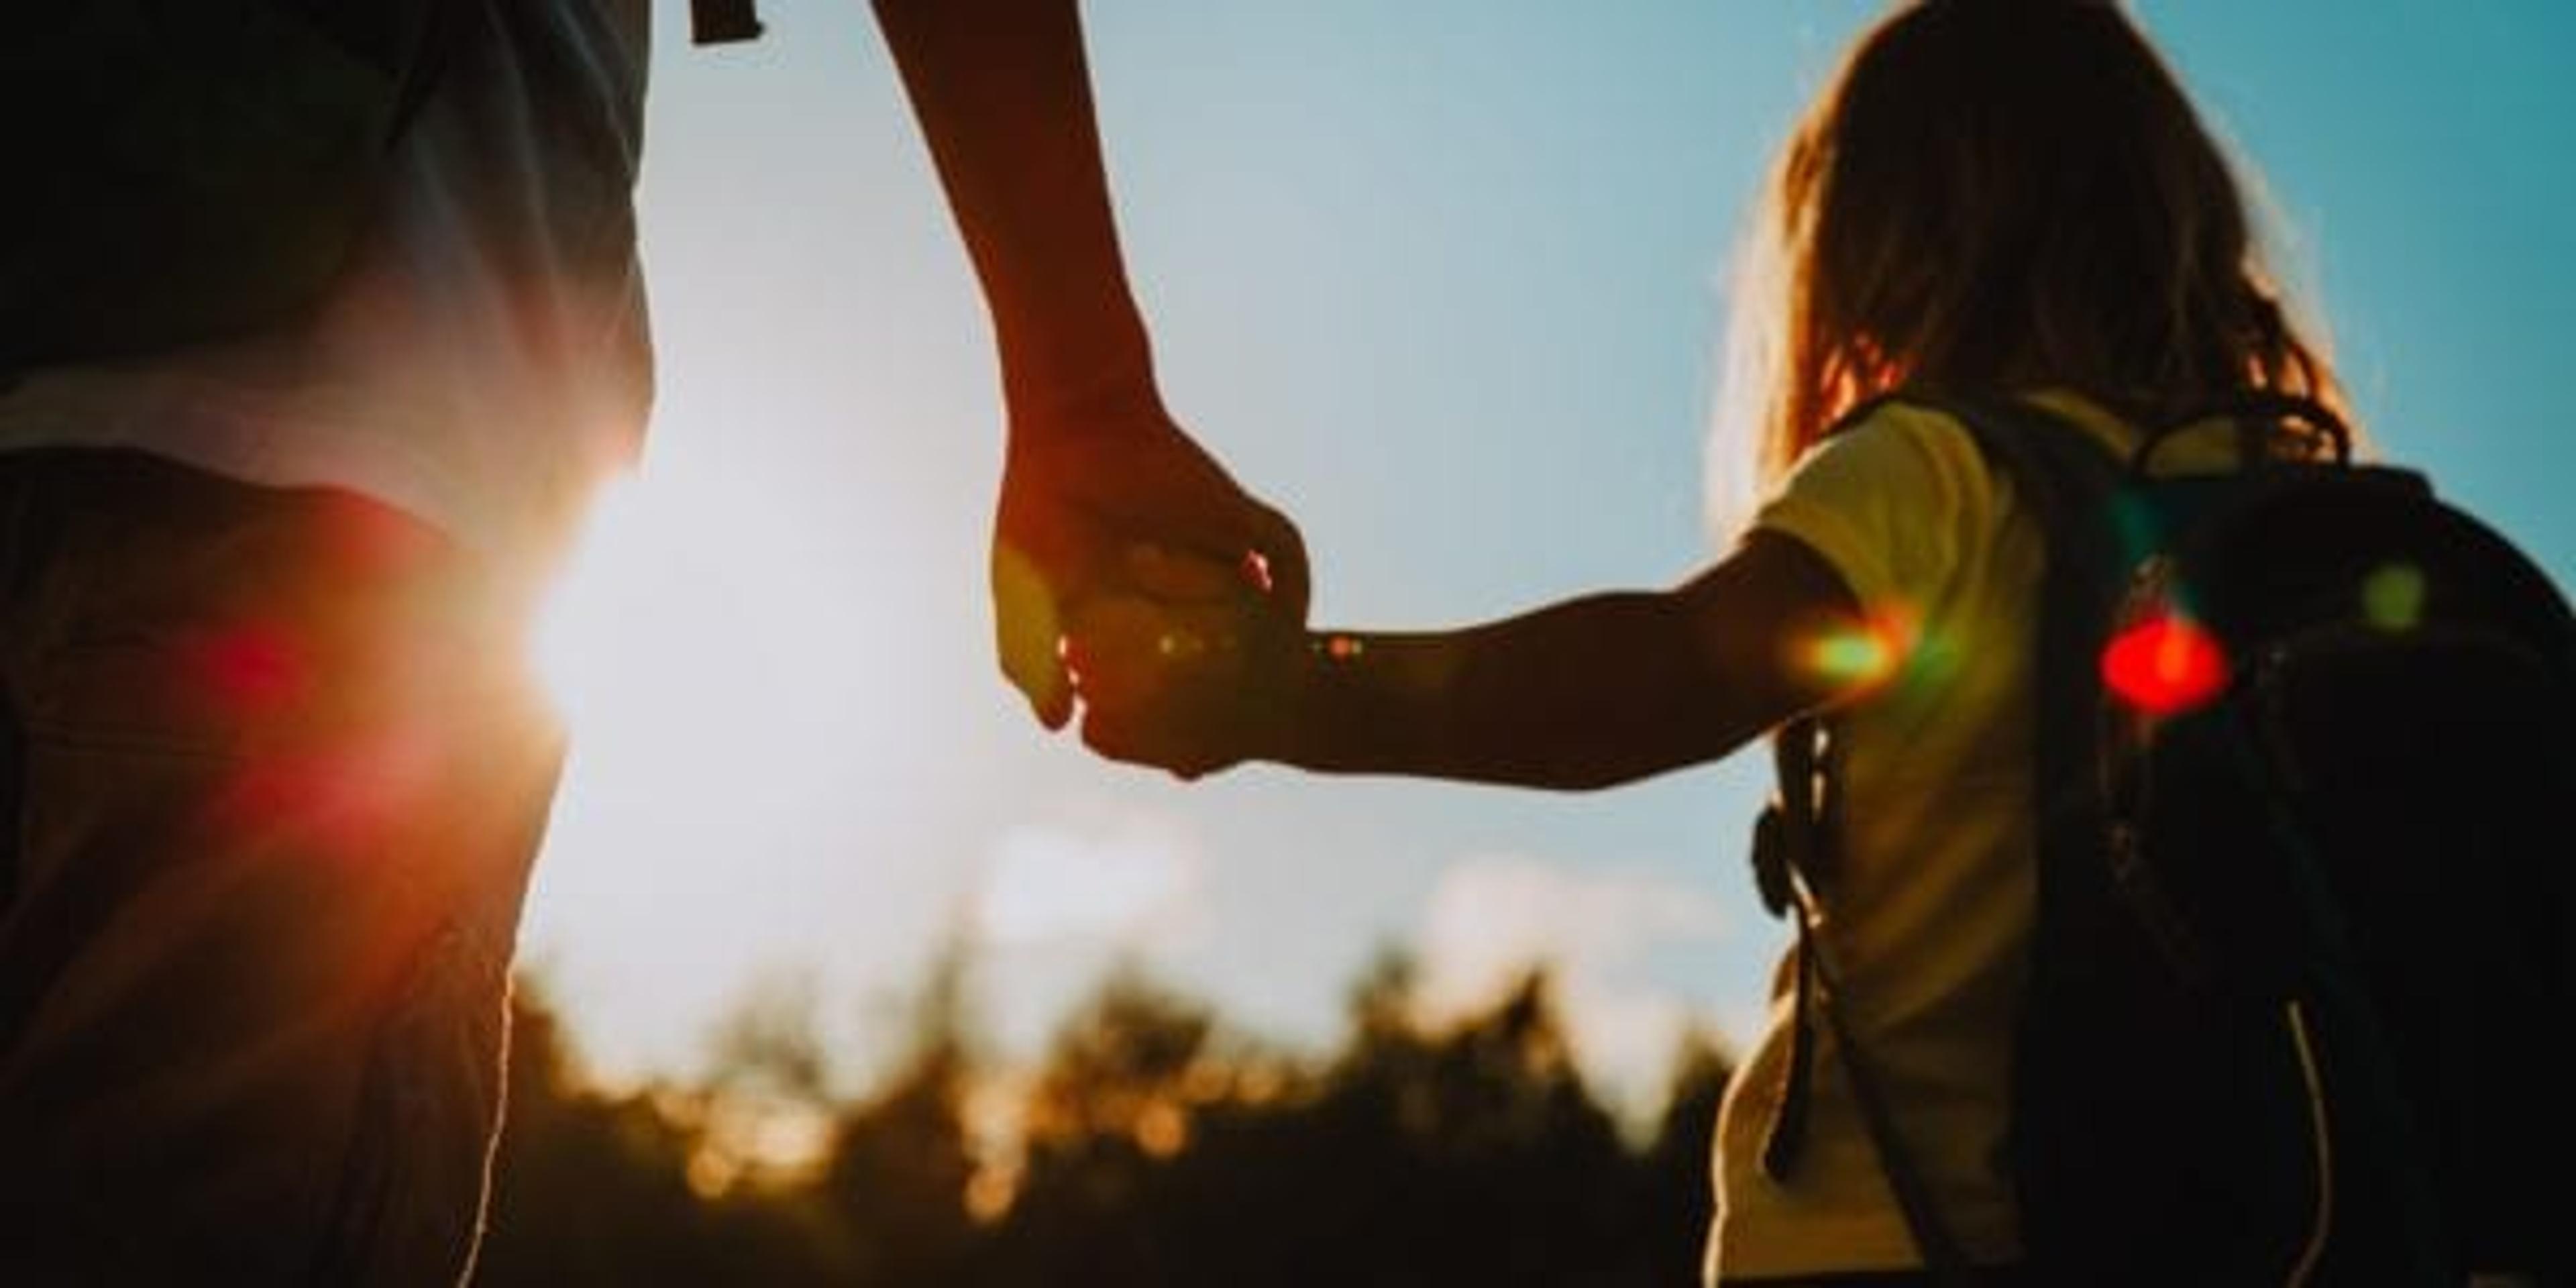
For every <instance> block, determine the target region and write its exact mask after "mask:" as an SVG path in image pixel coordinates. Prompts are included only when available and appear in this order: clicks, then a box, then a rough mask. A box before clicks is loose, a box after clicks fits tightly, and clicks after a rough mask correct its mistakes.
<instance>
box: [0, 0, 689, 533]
mask: <svg viewBox="0 0 2576 1288" xmlns="http://www.w3.org/2000/svg"><path fill="white" fill-rule="evenodd" d="M650 28H651V11H650V3H649V0H508V2H507V3H494V4H489V5H483V6H478V7H477V8H476V10H475V17H474V20H473V23H472V25H471V26H470V27H469V28H468V29H467V35H466V36H465V37H463V38H462V39H461V40H460V42H459V44H458V46H457V47H456V48H455V49H454V50H453V51H452V53H451V56H450V57H449V59H448V62H447V64H446V66H445V69H444V71H443V72H442V74H441V76H440V78H439V80H438V81H437V83H436V86H435V88H434V89H433V91H432V92H431V94H430V96H429V98H428V99H427V100H426V101H425V102H424V103H423V105H422V107H421V108H420V111H419V115H418V116H417V118H416V119H415V120H414V122H413V124H412V125H411V127H410V129H409V130H408V131H407V132H406V133H405V134H404V136H403V137H402V139H401V140H400V141H399V143H398V144H397V147H396V152H395V154H394V156H393V158H392V172H391V177H390V180H389V182H390V185H391V187H390V190H389V191H388V192H387V194H386V196H387V200H386V201H385V203H384V212H383V214H382V215H381V216H380V217H379V218H378V220H377V223H376V225H375V226H374V227H373V228H372V229H371V230H370V231H369V232H368V234H367V235H366V236H365V237H364V238H363V240H362V242H361V244H360V246H359V248H358V250H357V252H356V254H355V256H354V258H353V261H352V264H351V267H350V270H349V272H348V275H347V277H346V279H345V281H344V282H343V283H341V284H340V285H339V286H338V287H337V288H336V289H335V290H334V292H333V294H332V296H331V297H330V298H329V299H328V300H327V301H326V302H325V303H324V304H323V306H322V307H321V308H320V309H319V311H318V312H317V313H316V314H315V315H314V316H313V317H312V318H311V319H309V321H308V322H306V323H302V324H299V325H298V326H296V327H294V328H291V329H289V330H284V331H281V332H279V333H276V334H271V335H264V336H260V337H257V338H253V339H249V340H240V341H231V342H226V343H221V344H213V345H205V346H199V347H195V348H190V349H186V350H181V351H176V352H171V353H167V354H163V355H158V356H155V357H153V358H150V359H146V360H139V361H129V362H123V363H118V364H113V365H100V366H89V367H78V368H63V369H56V370H51V371H41V372H37V373H33V374H31V375H29V376H28V377H27V378H26V379H25V380H24V381H23V382H22V383H21V384H20V385H18V386H17V387H16V388H14V389H12V390H10V391H8V392H7V393H6V394H5V395H0V450H17V449H25V448H36V447H131V448H138V449H142V450H145V451H149V452H153V453H156V454H159V455H162V456H166V457H170V458H174V459H176V460H179V461H182V462H185V463H187V464H190V465H194V466H197V467H199V468H202V469H206V470H211V471H214V472H216V473H220V474H224V475H227V476H230V477H234V478H238V479H242V480H245V481H249V482H253V483H260V484H269V485H276V486H302V485H327V486H337V487H342V488H347V489H350V490H353V491H357V492H361V493H364V494H366V495H369V496H371V497H374V498H376V499H378V500H381V501H384V502H386V503H388V504H391V505H394V506H396V507H399V508H401V509H404V510H406V511H409V512H411V513H413V514H416V515H418V516H420V517H421V518H424V519H426V520H428V521H430V522H431V523H433V524H436V525H437V526H439V527H440V528H442V529H444V530H446V531H447V532H449V533H450V534H451V535H452V536H454V537H456V538H458V539H459V540H460V541H462V542H463V543H465V544H466V545H469V546H471V547H474V548H476V549H478V550H480V551H482V552H483V553H484V554H486V555H487V556H489V557H491V558H493V559H494V560H496V561H498V562H502V563H505V564H508V565H514V566H517V567H518V568H520V569H522V570H527V571H533V570H534V569H535V568H537V567H540V566H542V565H543V564H544V563H546V562H548V561H550V560H551V559H552V557H553V556H554V555H555V554H556V553H557V552H558V551H559V549H560V548H561V546H562V544H563V543H564V542H565V540H566V539H567V537H568V535H569V533H570V530H571V527H572V524H573V522H574V521H575V520H576V519H577V517H578V516H579V514H580V513H581V511H582V508H583V505H584V503H585V501H586V500H587V499H588V498H589V495H590V493H591V491H592V490H593V488H594V487H595V486H596V484H597V483H598V482H599V481H600V480H601V479H603V478H604V477H606V476H608V475H609V474H611V473H613V472H615V471H616V470H618V469H619V468H621V467H623V466H625V465H626V464H628V463H629V462H630V461H631V460H632V459H633V457H634V455H635V452H636V449H637V447H638V445H639V443H640V441H641V436H642V432H643V426H644V420H645V416H646V412H647V409H648V407H649V405H650V403H651V399H652V355H651V348H650V341H649V337H648V332H647V326H646V320H645V308H644V292H643V284H642V278H641V274H640V271H639V269H638V266H637V263H636V258H635V215H634V204H633V192H634V184H635V175H636V167H637V162H638V158H639V155H640V152H641V148H642V143H643V125H644V85H645V73H646V66H647V63H648V53H649V47H650V34H651V33H650Z"/></svg>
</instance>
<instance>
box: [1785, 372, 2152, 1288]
mask: <svg viewBox="0 0 2576 1288" xmlns="http://www.w3.org/2000/svg"><path fill="white" fill-rule="evenodd" d="M1891 401H1903V402H1907V403H1911V404H1913V405H1917V406H1922V407H1926V408H1929V409H1931V410H1934V411H1938V412H1942V413H1944V414H1947V415H1950V416H1952V417H1954V418H1956V419H1957V420H1958V421H1959V422H1960V423H1961V424H1962V425H1964V426H1965V427H1966V428H1967V430H1968V433H1969V434H1970V436H1971V437H1973V438H1974V439H1975V440H1976V442H1977V444H1978V447H1979V449H1980V450H1981V451H1982V452H1983V453H1984V454H1985V456H1986V457H1987V459H1988V460H1989V461H1991V462H1992V463H1993V464H1994V465H1995V467H1996V468H1997V469H1998V470H2000V471H2001V472H2003V473H2004V475H2005V476H2006V477H2008V478H2009V479H2011V481H2012V483H2013V486H2014V488H2015V489H2016V491H2017V493H2018V494H2019V495H2020V496H2022V497H2023V498H2024V499H2025V503H2026V504H2028V505H2029V506H2030V508H2031V510H2032V512H2033V514H2034V515H2035V516H2036V517H2037V518H2038V520H2039V523H2040V526H2041V529H2042V531H2043V534H2044V535H2043V542H2044V548H2045V549H2046V550H2047V552H2048V554H2047V558H2048V571H2047V573H2046V574H2045V580H2044V585H2043V589H2042V612H2041V618H2042V620H2041V622H2040V631H2041V640H2040V647H2039V651H2038V656H2039V659H2040V667H2041V672H2042V673H2041V675H2040V677H2039V682H2040V702H2039V706H2040V725H2041V728H2040V748H2039V751H2040V755H2039V758H2038V763H2039V764H2042V765H2059V766H2075V765H2086V764H2090V763H2091V759H2090V757H2091V755H2092V750H2093V749H2092V741H2093V738H2094V736H2095V735H2094V731H2093V728H2092V724H2091V722H2090V721H2089V720H2087V719H2085V717H2084V713H2085V712H2086V711H2088V710H2089V709H2090V703H2089V701H2088V698H2089V696H2090V694H2091V692H2092V690H2091V688H2090V687H2089V686H2090V685H2092V684H2093V683H2094V682H2095V681H2094V679H2093V676H2092V671H2091V666H2090V663H2091V658H2092V650H2091V649H2090V648H2089V647H2088V646H2087V645H2088V632H2089V631H2090V630H2091V629H2092V627H2093V625H2094V623H2096V622H2098V621H2099V620H2100V615H2101V614H2102V613H2104V612H2107V611H2108V608H2109V605H2110V602H2111V597H2112V596H2114V595H2116V594H2117V590H2118V584H2119V577H2118V575H2117V574H2118V570H2119V567H2120V558H2121V554H2122V552H2120V551H2119V550H2117V549H2116V548H2114V544H2113V541H2112V539H2111V537H2110V533H2111V530H2112V525H2111V524H2109V523H2108V522H2106V521H2105V519H2104V516H2105V512H2106V510H2107V508H2108V507H2109V506H2111V505H2112V504H2113V502H2114V498H2115V496H2116V494H2117V492H2118V489H2119V487H2120V483H2121V467H2120V463H2119V461H2118V460H2117V459H2116V458H2114V457H2113V456H2112V455H2111V454H2110V453H2109V452H2108V451H2106V450H2104V449H2103V448H2102V447H2101V446H2100V445H2099V444H2096V443H2094V442H2093V441H2092V440H2091V439H2090V438H2089V437H2088V436H2087V435H2085V434H2084V432H2083V431H2081V430H2079V429H2077V428H2075V427H2073V426H2070V425H2065V424H2061V423H2058V422H2057V421H2056V419H2055V418H2053V417H2048V416H2047V415H2046V414H2045V413H2042V412H2039V411H2038V410H2037V409H2026V408H2024V407H2022V405H2020V404H2017V403H2002V402H1967V401H1954V400H1949V399H1931V398H1925V397H1921V396H1917V395H1912V394H1905V395H1897V396H1895V397H1891V398H1885V399H1879V400H1876V401H1874V402H1872V403H1870V404H1867V405H1866V406H1864V407H1862V408H1861V409H1859V410H1857V411H1856V412H1854V413H1853V416H1852V418H1851V419H1854V420H1856V419H1858V418H1860V417H1864V416H1866V415H1868V414H1869V413H1870V412H1872V411H1875V410H1877V408H1878V407H1880V406H1882V405H1884V404H1885V403H1887V402H1891ZM1846 423H1850V422H1849V420H1847V421H1846ZM1820 740H1822V741H1824V743H1825V745H1826V746H1827V747H1828V748H1830V747H1831V736H1830V733H1829V731H1827V730H1826V729H1825V728H1824V726H1823V725H1822V723H1821V722H1819V721H1818V720H1816V719H1814V718H1808V719H1801V720H1797V721H1793V722H1792V723H1790V724H1788V725H1786V726H1784V727H1782V728H1781V729H1780V730H1779V731H1778V732H1777V733H1776V734H1775V735H1774V740H1773V751H1774V765H1775V768H1776V771H1777V774H1778V778H1779V784H1778V794H1777V797H1776V798H1775V800H1774V801H1773V803H1772V804H1771V806H1770V807H1769V808H1768V809H1766V810H1765V811H1764V812H1763V815H1762V817H1761V819H1760V821H1759V823H1758V825H1757V828H1756V831H1755V837H1754V847H1753V862H1754V871H1755V878H1756V881H1757V883H1758V884H1759V886H1760V887H1761V891H1762V896H1763V902H1764V904H1765V906H1766V907H1768V908H1769V909H1770V910H1771V911H1772V912H1773V913H1774V914H1778V915H1786V916H1789V917H1791V918H1792V919H1793V924H1794V926H1795V928H1796V930H1797V932H1798V942H1797V948H1796V953H1797V966H1796V974H1795V977H1794V984H1793V988H1794V996H1793V998H1792V1002H1791V1008H1792V1015H1793V1020H1792V1030H1791V1036H1790V1057H1789V1064H1788V1071H1787V1080H1786V1085H1785V1086H1784V1087H1783V1088H1782V1094H1781V1103H1780V1107H1779V1109H1778V1110H1777V1112H1776V1114H1775V1117H1774V1118H1773V1121H1772V1125H1771V1132H1770V1136H1769V1139H1767V1140H1766V1141H1765V1148H1764V1151H1763V1159H1762V1164H1763V1167H1764V1170H1765V1171H1767V1172H1769V1173H1770V1174H1771V1175H1772V1176H1773V1177H1774V1178H1775V1179H1784V1180H1785V1179H1786V1177H1787V1175H1788V1174H1789V1172H1790V1171H1791V1169H1792V1168H1793V1167H1794V1165H1795V1162H1796V1159H1797V1155H1798V1153H1799V1152H1800V1149H1801V1147H1802V1145H1803V1143H1804V1140H1805V1135H1806V1132H1805V1127H1806V1114H1807V1111H1808V1105H1809V1102H1810V1099H1811V1097H1812V1094H1813V1090H1812V1089H1813V1085H1814V1046H1815V1040H1816V1034H1815V1032H1814V1029H1815V1025H1816V1019H1817V1017H1818V1016H1819V1015H1821V1016H1822V1018H1823V1020H1824V1023H1825V1025H1826V1027H1827V1028H1828V1029H1829V1030H1830V1031H1831V1033H1832V1036H1833V1039H1834V1043H1835V1046H1836V1047H1837V1048H1838V1050H1839V1053H1840V1056H1841V1060H1842V1065H1843V1070H1844V1073H1845V1075H1846V1080H1847V1082H1848V1084H1849V1086H1850V1087H1851V1090H1852V1097H1853V1101H1854V1105H1855V1108H1857V1109H1858V1110H1859V1112H1860V1118H1861V1125H1862V1128H1863V1130H1864V1131H1865V1132H1866V1133H1867V1134H1868V1136H1869V1139H1870V1144H1871V1146H1872V1148H1873V1149H1874V1150H1875V1151H1876V1152H1877V1154H1878V1157H1879V1165H1880V1167H1881V1168H1882V1169H1883V1170H1884V1172H1885V1173H1886V1176H1887V1181H1888V1188H1889V1190H1890V1191H1891V1193H1893V1195H1894V1196H1895V1198H1896V1201H1897V1206H1898V1209H1899V1210H1900V1212H1901V1213H1902V1214H1903V1216H1904V1218H1905V1223H1906V1227H1907V1229H1908V1230H1909V1231H1910V1232H1911V1233H1912V1235H1913V1236H1914V1242H1915V1246H1916V1250H1917V1251H1918V1252H1920V1253H1921V1254H1922V1256H1923V1259H1924V1265H1925V1268H1926V1270H1927V1271H1928V1272H1929V1274H1930V1276H1931V1278H1932V1279H1933V1281H1934V1282H1935V1283H1953V1282H1959V1281H1960V1280H1961V1278H1962V1277H1963V1276H1964V1274H1965V1268H1966V1265H1967V1260H1966V1257H1965V1254H1964V1252H1963V1251H1962V1250H1961V1248H1960V1247H1959V1244H1958V1241H1957V1239H1956V1237H1955V1236H1954V1235H1953V1234H1952V1233H1951V1232H1950V1229H1949V1226H1948V1223H1947V1222H1946V1221H1944V1220H1943V1218H1942V1216H1941V1213H1940V1212H1939V1210H1938V1208H1937V1206H1936V1205H1935V1203H1934V1201H1933V1198H1932V1194H1931V1191H1930V1188H1929V1186H1928V1185H1926V1184H1925V1183H1924V1181H1923V1179H1922V1176H1923V1174H1922V1169H1921V1168H1920V1167H1919V1166H1918V1165H1917V1163H1916V1161H1915V1158H1914V1156H1913V1151H1912V1150H1911V1149H1910V1148H1909V1147H1908V1146H1907V1145H1906V1143H1905V1140H1904V1136H1903V1133H1902V1131H1901V1130H1900V1128H1899V1125H1898V1123H1897V1120H1896V1106H1895V1105H1894V1104H1893V1102H1892V1101H1891V1100H1890V1099H1889V1097H1888V1094H1887V1090H1886V1087H1885V1083H1884V1081H1883V1080H1882V1079H1881V1078H1880V1077H1879V1074H1878V1067H1877V1063H1876V1061H1875V1060H1874V1059H1872V1058H1871V1056H1870V1055H1869V1053H1868V1051H1867V1050H1866V1049H1865V1048H1864V1047H1863V1046H1862V1045H1861V1043H1860V1042H1859V1040H1858V1037H1857V1035H1856V1034H1855V1033H1854V1032H1853V1031H1852V1026H1851V1025H1850V1023H1849V1022H1848V1018H1847V1016H1846V1015H1845V1014H1844V1008H1845V1007H1846V1006H1847V1005H1848V1004H1849V1003H1848V999H1847V998H1846V997H1845V996H1843V994H1844V991H1845V990H1844V989H1843V986H1842V981H1841V979H1840V977H1839V974H1838V972H1836V971H1835V969H1834V967H1833V964H1832V962H1831V961H1830V960H1829V959H1828V955H1827V954H1826V953H1825V951H1824V945H1823V944H1822V943H1821V942H1820V940H1819V937H1818V936H1817V934H1816V933H1815V930H1814V922H1815V920H1816V913H1817V909H1816V908H1815V907H1814V906H1813V901H1814V898H1815V895H1816V893H1817V891H1818V890H1819V889H1820V888H1821V886H1822V885H1823V883H1824V882H1825V880H1826V879H1827V876H1828V874H1829V873H1830V871H1831V869H1832V861H1831V859H1832V856H1831V854H1830V849H1831V845H1832V834H1833V831H1834V829H1833V828H1832V827H1831V825H1830V824H1829V822H1828V820H1827V814H1828V812H1829V810H1830V809H1831V807H1832V802H1833V801H1834V800H1835V798H1836V795H1837V793H1836V791H1835V786H1836V785H1835V784H1834V783H1833V782H1832V779H1833V777H1834V770H1835V761H1836V757H1835V756H1834V755H1833V754H1832V753H1831V751H1830V750H1828V751H1827V752H1826V753H1825V754H1824V755H1822V756H1819V755H1818V754H1817V745H1818V743H1819V741H1820ZM2076 757H2081V758H2080V759H2077V758H2076ZM2090 780H2091V776H2090V775H2088V774H2084V773H2080V772H2067V773H2064V774H2060V775H2057V776H2056V777H2055V778H2054V779H2052V781H2051V782H2050V783H2048V784H2045V785H2044V786H2043V789H2042V798H2043V805H2042V813H2041V818H2040V820H2039V822H2040V826H2041V829H2042V832H2041V836H2042V847H2043V848H2042V853H2043V854H2045V853H2047V852H2048V837H2049V836H2050V834H2051V830H2052V829H2055V830H2056V831H2057V834H2058V835H2059V836H2060V837H2061V838H2063V843H2076V842H2077V841H2079V840H2080V839H2081V838H2083V837H2087V836H2090V835H2093V834H2094V833H2091V832H2089V831H2083V830H2080V829H2086V828H2089V827H2091V826H2093V825H2095V823H2096V822H2097V820H2098V819H2099V818H2100V812H2099V802H2098V799H2096V798H2095V797H2094V796H2092V795H2091V794H2090V793H2089V792H2088V791H2087V784H2089V782H2090ZM2044 866H2045V865H2044Z"/></svg>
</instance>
